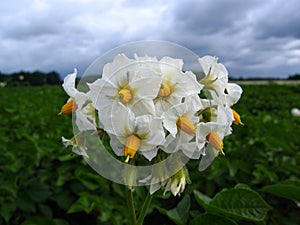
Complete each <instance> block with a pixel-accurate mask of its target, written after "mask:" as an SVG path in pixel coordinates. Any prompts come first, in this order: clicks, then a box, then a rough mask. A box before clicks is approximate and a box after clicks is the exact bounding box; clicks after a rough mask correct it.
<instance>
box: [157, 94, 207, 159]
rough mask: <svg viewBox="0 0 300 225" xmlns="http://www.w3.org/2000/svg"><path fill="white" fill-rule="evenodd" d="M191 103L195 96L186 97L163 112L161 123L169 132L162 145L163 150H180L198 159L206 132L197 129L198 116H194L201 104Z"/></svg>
mask: <svg viewBox="0 0 300 225" xmlns="http://www.w3.org/2000/svg"><path fill="white" fill-rule="evenodd" d="M197 97H198V96H197ZM193 103H195V98H187V99H186V100H185V102H184V103H181V104H178V105H175V106H173V107H171V108H170V109H169V110H168V111H167V112H166V113H164V114H163V125H164V127H165V128H166V130H167V131H168V132H170V134H169V135H168V136H167V138H166V142H165V143H164V146H163V150H164V151H165V152H167V153H174V152H176V151H178V150H182V152H183V153H184V154H185V155H186V156H187V157H189V158H192V159H198V158H199V157H200V155H201V154H202V152H201V150H202V148H203V146H204V144H205V140H203V139H204V138H203V137H202V136H203V135H206V134H203V132H202V131H201V130H199V126H198V125H197V124H198V122H199V118H198V117H196V116H195V114H196V112H197V109H199V107H201V105H198V106H196V105H195V104H193ZM198 104H200V102H198ZM204 137H205V136H204ZM200 140H203V141H200Z"/></svg>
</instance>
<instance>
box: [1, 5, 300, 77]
mask: <svg viewBox="0 0 300 225" xmlns="http://www.w3.org/2000/svg"><path fill="white" fill-rule="evenodd" d="M299 8H300V2H299V1H298V0H291V1H286V0H269V1H258V0H253V1H240V0H214V1H204V0H187V1H173V2H170V1H166V0H164V1H150V0H146V1H135V0H134V1H131V0H116V1H113V2H112V1H110V0H103V1H101V2H99V1H97V0H52V1H46V0H36V1H30V0H24V1H21V2H19V1H17V0H11V1H8V2H7V3H6V4H5V5H4V6H1V8H0V26H1V30H0V49H1V51H0V70H1V71H2V72H15V71H17V70H21V69H26V70H35V69H40V70H45V71H50V70H57V71H58V72H59V73H61V74H62V75H63V76H64V75H66V74H67V73H69V72H72V70H73V68H74V67H77V68H78V70H79V72H81V73H83V72H84V70H85V69H86V68H87V67H88V66H89V64H91V63H92V62H93V61H94V60H95V59H96V58H97V57H99V56H101V55H103V54H104V53H105V52H107V51H109V50H111V49H113V48H115V47H117V46H119V45H121V44H125V43H128V42H133V41H138V40H149V39H156V40H165V41H172V42H175V43H177V44H180V45H182V46H184V47H186V48H188V49H191V50H192V51H193V52H194V53H196V54H197V55H199V56H203V55H206V54H209V55H214V56H217V57H219V61H220V62H221V63H223V64H224V65H225V66H226V67H227V69H228V70H229V73H230V74H231V75H233V76H237V77H238V76H244V77H249V76H259V75H263V76H287V75H288V74H292V73H295V72H299V71H300V51H299V49H300V29H298V26H299V24H300V14H299V13H298V12H297V10H298V9H299Z"/></svg>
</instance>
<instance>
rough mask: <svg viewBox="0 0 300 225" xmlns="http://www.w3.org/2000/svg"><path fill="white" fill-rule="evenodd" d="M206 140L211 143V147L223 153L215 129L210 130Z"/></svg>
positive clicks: (220, 141) (221, 144) (221, 143)
mask: <svg viewBox="0 0 300 225" xmlns="http://www.w3.org/2000/svg"><path fill="white" fill-rule="evenodd" d="M206 140H207V141H208V142H209V144H211V145H212V147H214V148H215V149H217V150H219V151H220V153H221V154H222V155H225V153H224V152H223V141H222V139H221V138H220V136H219V135H218V133H217V132H216V131H212V132H210V133H209V134H208V135H207V136H206Z"/></svg>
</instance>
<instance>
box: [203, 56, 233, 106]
mask: <svg viewBox="0 0 300 225" xmlns="http://www.w3.org/2000/svg"><path fill="white" fill-rule="evenodd" d="M198 61H199V63H200V65H201V67H202V70H203V72H204V74H205V77H204V78H203V79H202V80H200V81H199V82H200V83H201V84H203V85H204V87H203V90H204V91H205V93H206V94H207V95H211V96H208V97H209V98H216V99H218V98H220V97H221V96H224V91H225V88H226V86H227V83H228V72H227V70H226V68H225V66H224V65H223V64H221V63H218V62H217V61H218V58H216V57H212V56H204V57H202V58H199V59H198ZM221 100H222V99H221Z"/></svg>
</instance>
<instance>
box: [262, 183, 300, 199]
mask: <svg viewBox="0 0 300 225" xmlns="http://www.w3.org/2000/svg"><path fill="white" fill-rule="evenodd" d="M261 191H263V192H267V193H270V194H272V195H276V196H279V197H283V198H287V199H290V200H292V201H295V202H300V187H299V186H298V185H297V186H296V185H295V184H273V185H268V186H264V187H263V188H262V189H261Z"/></svg>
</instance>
